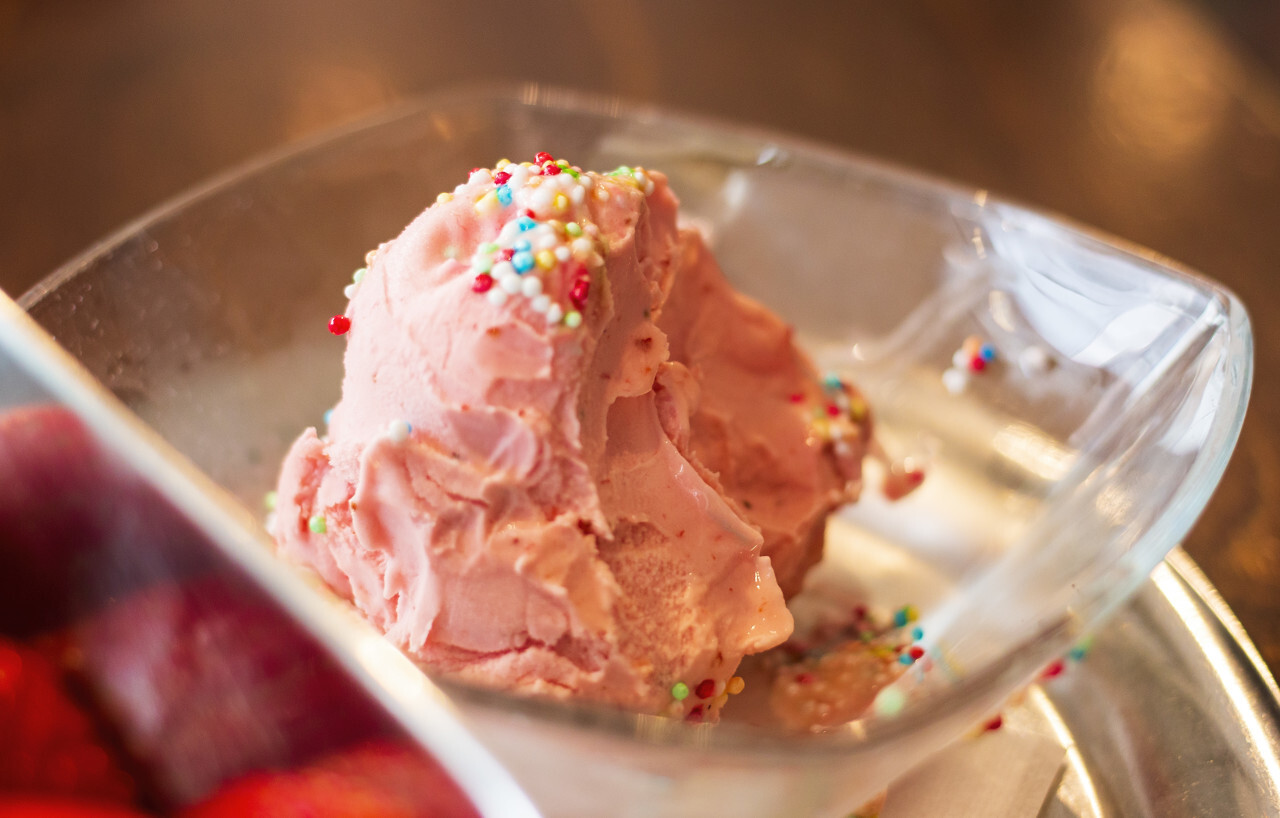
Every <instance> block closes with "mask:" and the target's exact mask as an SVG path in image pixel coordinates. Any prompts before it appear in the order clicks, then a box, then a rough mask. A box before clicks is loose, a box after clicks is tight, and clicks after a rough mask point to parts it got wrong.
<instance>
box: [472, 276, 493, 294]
mask: <svg viewBox="0 0 1280 818" xmlns="http://www.w3.org/2000/svg"><path fill="white" fill-rule="evenodd" d="M491 287H493V276H491V275H489V274H488V273H481V274H480V275H478V276H476V280H475V281H473V282H471V290H472V292H477V293H487V292H488V291H489V289H490V288H491Z"/></svg>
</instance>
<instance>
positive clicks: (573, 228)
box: [564, 222, 582, 237]
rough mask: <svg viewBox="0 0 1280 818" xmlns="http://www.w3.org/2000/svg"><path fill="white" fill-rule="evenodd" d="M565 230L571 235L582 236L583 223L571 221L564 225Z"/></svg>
mask: <svg viewBox="0 0 1280 818" xmlns="http://www.w3.org/2000/svg"><path fill="white" fill-rule="evenodd" d="M564 232H566V233H568V234H569V235H570V236H575V237H576V236H581V235H582V225H580V224H578V223H577V222H569V223H568V224H566V225H565V226H564Z"/></svg>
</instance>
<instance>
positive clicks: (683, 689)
mask: <svg viewBox="0 0 1280 818" xmlns="http://www.w3.org/2000/svg"><path fill="white" fill-rule="evenodd" d="M671 698H673V699H675V700H676V701H678V702H682V701H684V700H685V699H687V698H689V686H688V685H687V684H685V683H684V682H676V683H675V684H673V685H672V686H671Z"/></svg>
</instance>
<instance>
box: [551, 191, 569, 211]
mask: <svg viewBox="0 0 1280 818" xmlns="http://www.w3.org/2000/svg"><path fill="white" fill-rule="evenodd" d="M551 206H552V207H553V208H555V209H556V210H557V211H562V210H564V209H565V208H566V207H568V206H569V197H568V196H566V195H564V194H563V193H557V194H556V195H555V198H553V199H552V200H551Z"/></svg>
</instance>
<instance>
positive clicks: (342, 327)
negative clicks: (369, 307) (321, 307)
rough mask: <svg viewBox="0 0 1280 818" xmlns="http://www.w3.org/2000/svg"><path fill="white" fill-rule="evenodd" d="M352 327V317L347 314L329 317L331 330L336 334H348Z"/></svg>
mask: <svg viewBox="0 0 1280 818" xmlns="http://www.w3.org/2000/svg"><path fill="white" fill-rule="evenodd" d="M350 329H351V319H350V318H348V317H347V316H345V315H341V314H339V315H335V316H333V317H332V318H330V319H329V332H332V333H333V334H334V335H346V333H347V331H348V330H350Z"/></svg>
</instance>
